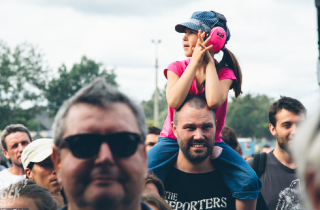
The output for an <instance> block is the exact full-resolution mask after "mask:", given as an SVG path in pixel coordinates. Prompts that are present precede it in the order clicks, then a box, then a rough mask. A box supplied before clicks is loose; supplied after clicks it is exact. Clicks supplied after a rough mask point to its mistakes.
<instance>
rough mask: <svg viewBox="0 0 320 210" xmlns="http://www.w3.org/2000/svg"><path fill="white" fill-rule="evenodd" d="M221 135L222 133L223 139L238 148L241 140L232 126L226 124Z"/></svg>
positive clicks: (233, 147)
mask: <svg viewBox="0 0 320 210" xmlns="http://www.w3.org/2000/svg"><path fill="white" fill-rule="evenodd" d="M221 135H222V140H223V141H224V142H225V143H226V144H228V145H229V146H230V147H231V148H232V149H233V150H236V149H237V147H238V144H239V142H238V138H237V134H236V132H235V131H234V130H233V129H232V128H230V127H228V126H226V125H225V126H224V127H223V129H222V131H221ZM240 149H241V147H240Z"/></svg>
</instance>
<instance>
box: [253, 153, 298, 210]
mask: <svg viewBox="0 0 320 210" xmlns="http://www.w3.org/2000/svg"><path fill="white" fill-rule="evenodd" d="M248 164H249V165H250V166H251V167H252V165H253V159H250V160H248ZM260 180H261V182H262V188H261V190H260V192H261V194H262V196H263V198H264V200H265V201H266V203H267V205H268V208H269V210H280V209H281V210H291V209H303V207H302V200H301V198H300V195H299V189H300V180H299V179H298V178H297V176H296V173H295V169H291V168H288V167H287V166H285V165H283V164H282V163H281V162H280V161H279V160H278V159H277V158H276V157H275V156H274V154H273V151H272V152H269V153H268V154H267V160H266V167H265V172H264V174H262V176H261V177H260Z"/></svg>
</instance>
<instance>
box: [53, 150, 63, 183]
mask: <svg viewBox="0 0 320 210" xmlns="http://www.w3.org/2000/svg"><path fill="white" fill-rule="evenodd" d="M59 152H60V151H59V148H58V147H57V146H53V148H52V154H51V160H52V163H53V166H54V169H55V171H56V173H57V178H58V181H59V182H60V183H61V177H60V173H59V172H60V168H61V159H60V154H59Z"/></svg>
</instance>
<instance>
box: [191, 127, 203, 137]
mask: <svg viewBox="0 0 320 210" xmlns="http://www.w3.org/2000/svg"><path fill="white" fill-rule="evenodd" d="M193 138H194V139H203V131H202V130H201V129H200V128H197V129H196V130H195V131H194V136H193Z"/></svg>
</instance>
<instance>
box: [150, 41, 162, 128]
mask: <svg viewBox="0 0 320 210" xmlns="http://www.w3.org/2000/svg"><path fill="white" fill-rule="evenodd" d="M152 43H154V44H155V45H156V66H155V67H156V90H155V91H154V106H153V124H154V125H155V126H158V118H159V107H158V44H160V43H161V40H160V39H159V40H153V39H152Z"/></svg>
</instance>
